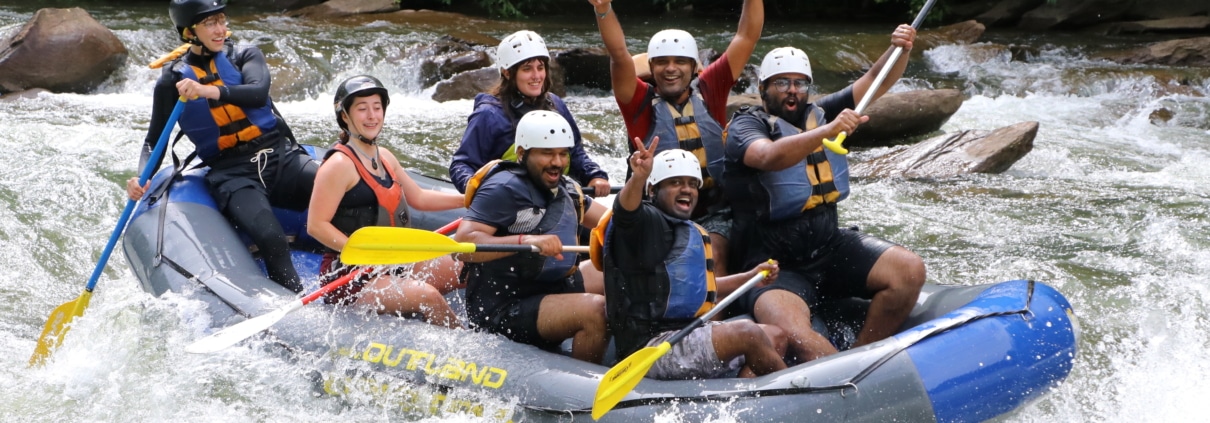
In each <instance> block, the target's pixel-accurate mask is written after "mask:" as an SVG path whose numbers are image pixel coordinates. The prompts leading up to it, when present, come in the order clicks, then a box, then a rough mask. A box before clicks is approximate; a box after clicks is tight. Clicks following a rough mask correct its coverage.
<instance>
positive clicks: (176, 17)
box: [168, 0, 227, 42]
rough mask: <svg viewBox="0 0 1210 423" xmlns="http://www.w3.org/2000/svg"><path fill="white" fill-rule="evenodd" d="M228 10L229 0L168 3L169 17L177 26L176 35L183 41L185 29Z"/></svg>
mask: <svg viewBox="0 0 1210 423" xmlns="http://www.w3.org/2000/svg"><path fill="white" fill-rule="evenodd" d="M226 8H227V0H172V2H171V3H168V16H169V17H171V18H172V24H173V25H176V34H177V36H178V37H180V38H181V41H185V42H189V40H188V39H185V36H184V34H183V32H184V31H185V28H188V27H191V26H193V25H194V24H197V23H198V22H201V21H202V19H206V18H207V17H209V16H210V15H213V14H217V13H219V12H222V11H223V9H226Z"/></svg>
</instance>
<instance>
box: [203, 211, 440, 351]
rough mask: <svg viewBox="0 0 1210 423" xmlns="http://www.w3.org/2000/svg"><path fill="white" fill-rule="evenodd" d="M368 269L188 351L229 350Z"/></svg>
mask: <svg viewBox="0 0 1210 423" xmlns="http://www.w3.org/2000/svg"><path fill="white" fill-rule="evenodd" d="M460 223H462V218H461V217H460V218H458V219H455V220H454V221H453V222H450V223H449V224H446V225H445V226H442V227H441V228H439V229H437V230H436V231H434V232H428V231H419V230H418V231H417V232H424V233H427V234H436V235H437V236H439V237H441V238H445V236H444V234H447V233H449V232H450V231H453V230H455V229H458V225H459V224H460ZM358 232H360V231H358ZM354 233H356V232H354ZM350 241H352V240H351V239H350ZM345 248H346V249H347V248H348V243H346V244H345ZM341 261H342V262H343V261H344V260H343V259H342V260H341ZM417 261H423V260H417ZM409 263H410V262H409ZM397 264H404V262H399V263H397ZM365 271H366V269H365V268H362V269H357V270H356V271H354V272H350V273H349V274H347V275H344V276H341V277H340V278H338V279H336V280H334V281H332V282H330V283H328V284H327V285H324V286H323V287H322V288H319V289H318V290H316V291H315V292H312V293H310V294H307V296H305V297H302V298H299V299H297V300H294V301H291V302H290V303H289V304H286V305H284V306H282V307H279V308H278V309H277V310H273V311H271V312H268V313H265V314H262V315H260V316H256V317H253V318H251V319H248V320H245V321H242V322H239V323H237V324H235V325H233V326H230V327H227V328H226V329H223V330H220V331H218V332H215V333H213V334H211V335H210V336H207V337H205V338H202V339H199V340H197V341H193V343H192V344H189V346H187V347H185V352H187V353H192V354H209V353H212V352H216V351H220V350H223V349H226V348H227V347H230V346H232V345H235V344H237V343H239V342H240V341H243V340H245V339H248V338H250V337H252V335H256V334H258V333H260V331H263V330H265V329H268V328H269V327H270V326H273V325H274V324H276V323H277V322H279V321H281V319H282V318H284V317H286V315H287V314H290V313H293V312H294V311H295V310H298V309H299V308H302V306H305V305H307V304H310V303H312V302H314V301H315V300H318V299H320V298H323V296H324V295H327V294H328V293H330V292H332V291H334V290H336V289H337V288H340V287H342V286H345V285H346V284H348V283H349V282H351V281H353V280H354V279H356V278H357V276H360V275H361V274H362V273H364V272H365Z"/></svg>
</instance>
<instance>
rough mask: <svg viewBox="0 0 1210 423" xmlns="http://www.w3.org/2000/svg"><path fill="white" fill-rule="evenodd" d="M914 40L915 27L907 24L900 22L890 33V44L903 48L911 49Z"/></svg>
mask: <svg viewBox="0 0 1210 423" xmlns="http://www.w3.org/2000/svg"><path fill="white" fill-rule="evenodd" d="M914 41H916V28H912V26H911V25H908V24H900V25H899V27H898V28H895V32H894V33H892V34H891V45H893V46H895V47H903V49H904V50H911V49H912V42H914Z"/></svg>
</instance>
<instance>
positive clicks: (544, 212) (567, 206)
mask: <svg viewBox="0 0 1210 423" xmlns="http://www.w3.org/2000/svg"><path fill="white" fill-rule="evenodd" d="M514 141H515V143H516V146H517V148H516V153H517V157H518V158H519V160H518V162H509V161H502V160H496V161H493V162H490V163H488V164H487V165H485V166H483V168H481V169H479V171H478V172H477V173H475V176H472V177H471V179H470V181H469V182H468V183H467V187H466V204H467V213H466V217H465V218H464V220H463V222H462V224H461V225H460V226H459V227H458V233H457V234H455V236H454V239H456V240H458V241H460V242H470V243H475V244H528V245H532V246H535V247H537V249H538V252H537V253H472V254H462V255H460V257H459V259H461V260H462V261H464V262H466V264H465V265H464V266H463V268H462V275H461V280H462V281H463V282H465V283H466V285H467V287H466V310H467V317H468V318H469V320H470V324H471V326H472V327H474V328H476V329H478V330H484V331H487V332H491V333H496V334H500V335H504V336H505V337H507V338H509V339H511V340H513V341H517V342H521V343H525V344H530V345H535V346H537V347H539V348H543V349H547V350H554V349H557V348H558V347H559V344H560V343H562V342H563V340H564V339H567V338H572V347H571V349H572V351H571V355H572V357H575V358H578V359H580V360H584V361H589V362H593V363H600V362H601V359H602V357H603V356H604V354H605V347H606V346H607V344H608V339H607V337H606V331H605V297H603V296H601V295H600V294H589V293H585V292H584V280H583V277H582V276H581V275H580V271H579V268H578V267H577V266H576V257H577V255H576V254H573V253H563V252H562V247H563V246H564V245H575V244H576V236H577V234H578V233H579V228H580V226H581V225H582V226H584V227H586V228H589V229H591V228H593V227H595V226H596V223H597V221H598V220H600V218H601V215H602V214H604V212H605V210H606V209H605V207H604V206H602V205H600V204H597V203H595V202H593V201H592V199H591V198H589V197H588V196H585V195H584V194H583V193H582V192H580V188H579V184H577V183H576V182H574V181H572V180H571V179H569V178H566V177H564V176H563V171H564V170H565V169H566V167H567V166H568V163H569V162H570V154H571V153H570V151H571V148H572V147H574V146H575V140H574V138H573V135H572V130H571V125H570V124H568V123H567V119H564V118H563V116H562V115H560V114H558V113H555V112H551V111H546V110H538V111H532V112H529V113H527V114H525V116H522V117H521V119H520V120H519V121H518V122H517V131H516V137H515V139H514Z"/></svg>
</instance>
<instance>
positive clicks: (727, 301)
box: [666, 270, 769, 345]
mask: <svg viewBox="0 0 1210 423" xmlns="http://www.w3.org/2000/svg"><path fill="white" fill-rule="evenodd" d="M768 275H769V271H768V270H762V271H760V273H758V274H757V275H756V276H753V277H752V278H751V279H748V281H747V282H744V284H743V285H740V286H739V288H736V289H735V291H734V292H732V293H731V295H728V296H727V297H725V298H723V300H722V301H719V302H718V304H716V305H715V306H714V307H712V308H711V309H710V311H707V312H706V314H703V315H702V316H701V317H698V318H697V320H694V321H693V323H691V324H690V325H689V326H687V327H685V328H684V329H681V331H680V332H677V333H676V334H675V335H672V337H670V338H668V341H666V342H668V344H670V345H676V343H677V342H681V339H683V338H685V337H686V336H689V333H690V332H693V331H694V330H696V329H697V328H699V327H702V325H704V324H706V322H709V321H710V319H713V318H714V316H716V315H718V314H719V313H721V312H722V311H723V309H725V308H727V306H729V305H731V303H733V302H735V300H736V299H738V298H739V297H741V296H743V295H744V294H745V293H747V292H748V290H750V289H752V287H754V286H756V284H758V283H760V281H762V280H765V277H766V276H768Z"/></svg>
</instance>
